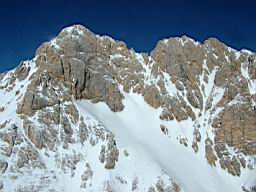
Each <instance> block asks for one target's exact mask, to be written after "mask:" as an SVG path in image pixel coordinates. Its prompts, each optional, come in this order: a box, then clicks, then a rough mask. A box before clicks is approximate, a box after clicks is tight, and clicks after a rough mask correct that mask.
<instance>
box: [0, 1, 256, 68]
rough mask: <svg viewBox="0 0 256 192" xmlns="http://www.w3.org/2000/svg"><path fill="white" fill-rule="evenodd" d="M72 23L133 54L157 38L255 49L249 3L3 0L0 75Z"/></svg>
mask: <svg viewBox="0 0 256 192" xmlns="http://www.w3.org/2000/svg"><path fill="white" fill-rule="evenodd" d="M76 23H79V24H83V25H85V26H87V27H88V28H89V29H91V30H92V31H93V32H95V33H99V34H107V35H110V36H112V37H114V38H116V39H120V40H123V41H125V42H126V43H127V45H128V46H129V47H133V48H134V49H135V50H137V51H147V52H149V51H151V50H152V49H153V48H154V47H155V45H156V43H157V41H158V40H159V39H162V38H164V37H171V36H182V35H183V34H186V35H188V36H190V37H192V38H194V39H196V40H199V41H204V40H205V39H207V38H208V37H217V38H218V39H220V40H221V41H223V42H225V43H226V44H228V45H230V46H232V47H234V48H236V49H241V48H243V47H246V48H248V49H251V50H253V51H256V3H254V1H246V0H243V1H241V0H239V1H238V0H233V1H231V0H230V1H225V0H212V1H210V0H204V1H203V0H198V1H196V0H194V1H192V0H174V1H171V0H155V1H153V0H147V1H146V0H141V1H139V0H125V1H122V0H119V1H118V0H116V1H114V0H101V1H97V0H90V1H89V0H62V1H61V0H8V1H7V0H5V1H1V2H0V26H1V28H0V71H5V70H7V69H11V68H13V67H15V66H16V65H18V64H19V63H20V61H21V60H24V59H28V58H32V57H33V56H34V53H35V49H36V48H37V47H38V46H39V45H40V44H41V43H42V42H44V41H47V40H50V39H51V38H52V37H54V36H56V35H57V34H58V32H59V31H60V30H61V29H62V28H63V27H65V26H69V25H71V24H76Z"/></svg>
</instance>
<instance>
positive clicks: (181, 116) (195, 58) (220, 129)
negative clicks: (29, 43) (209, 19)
mask: <svg viewBox="0 0 256 192" xmlns="http://www.w3.org/2000/svg"><path fill="white" fill-rule="evenodd" d="M255 58H256V55H255V53H252V52H248V51H241V52H238V51H236V50H233V49H231V48H229V47H227V46H225V45H224V44H222V43H221V42H219V41H217V40H216V39H209V40H207V41H206V42H204V44H201V43H199V42H195V41H194V40H192V39H190V38H188V37H185V36H183V37H181V38H170V39H165V40H163V41H159V43H158V45H157V47H156V48H155V49H154V51H153V52H152V53H151V54H150V55H147V54H145V53H135V52H134V51H133V50H129V49H128V48H127V47H126V46H125V44H124V43H123V42H120V41H115V40H113V39H112V38H110V37H101V36H98V35H95V34H93V33H92V32H90V31H89V30H88V29H86V28H84V27H83V26H80V25H76V26H72V27H69V28H66V29H64V30H62V31H61V33H60V34H59V35H58V37H56V38H55V39H53V40H52V41H50V42H47V43H44V44H43V45H42V46H41V47H40V48H39V49H38V50H37V53H36V56H35V58H34V59H33V60H31V61H26V62H23V63H22V64H21V65H20V66H18V67H17V68H16V69H14V70H12V71H10V72H8V73H6V74H2V75H1V76H0V98H1V101H0V150H1V151H0V171H1V173H2V174H1V175H0V189H1V190H2V191H7V192H9V191H93V192H94V191H108V192H110V191H115V192H119V191H121V192H128V191H140V192H144V191H148V192H154V191H155V192H198V191H202V192H227V191H232V192H241V191H254V190H255V188H256V173H255V155H256V147H255V146H256V126H255V125H256V122H255V120H256V118H255V117H256V110H255V102H256V95H255V87H256V80H255V79H256V65H255V64H256V62H255V61H256V59H255Z"/></svg>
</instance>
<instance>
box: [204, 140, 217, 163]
mask: <svg viewBox="0 0 256 192" xmlns="http://www.w3.org/2000/svg"><path fill="white" fill-rule="evenodd" d="M205 158H206V159H207V161H208V163H209V164H210V165H211V166H216V161H217V157H216V155H215V152H214V150H213V142H212V140H211V139H210V138H207V139H206V140H205Z"/></svg>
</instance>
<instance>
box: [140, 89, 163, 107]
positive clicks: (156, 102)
mask: <svg viewBox="0 0 256 192" xmlns="http://www.w3.org/2000/svg"><path fill="white" fill-rule="evenodd" d="M144 94H145V95H144V99H145V101H146V102H147V103H148V104H149V105H150V106H152V107H154V108H158V107H160V105H161V95H160V93H159V90H158V89H157V87H156V86H154V85H150V86H146V87H145V93H144Z"/></svg>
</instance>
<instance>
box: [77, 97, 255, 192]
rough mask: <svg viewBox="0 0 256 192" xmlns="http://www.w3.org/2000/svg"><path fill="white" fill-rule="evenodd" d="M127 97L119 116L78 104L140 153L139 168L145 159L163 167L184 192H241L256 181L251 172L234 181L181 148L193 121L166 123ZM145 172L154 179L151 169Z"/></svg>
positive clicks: (154, 111)
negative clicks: (180, 137)
mask: <svg viewBox="0 0 256 192" xmlns="http://www.w3.org/2000/svg"><path fill="white" fill-rule="evenodd" d="M124 95H125V99H124V105H125V106H126V107H125V109H124V110H123V111H122V112H119V113H114V112H112V111H111V110H110V109H109V108H108V107H107V105H106V104H105V103H98V104H92V103H90V102H89V101H86V100H84V101H75V103H76V106H77V107H78V108H79V111H80V112H82V113H87V112H88V111H90V114H91V115H92V116H93V117H94V118H96V119H97V120H98V121H100V122H102V123H103V124H104V125H105V126H106V127H107V128H109V129H110V130H111V131H112V132H113V133H114V135H115V136H116V140H117V143H118V145H119V146H123V147H125V148H127V149H128V150H129V149H130V150H132V151H136V153H135V154H139V156H137V157H136V159H137V163H138V164H139V165H138V166H140V167H141V165H142V167H143V166H145V165H143V163H144V162H143V161H141V158H142V159H147V160H148V162H151V163H150V164H151V165H150V166H152V164H153V165H154V166H156V167H157V166H159V167H161V168H162V169H163V170H164V171H166V173H167V174H168V175H170V176H171V177H172V178H173V179H174V180H175V181H177V182H178V184H180V185H181V187H182V188H183V190H184V191H189V192H198V191H204V192H216V191H218V192H227V191H232V192H241V185H243V184H244V183H246V182H247V183H251V182H254V181H255V180H253V179H252V178H255V173H253V172H251V171H248V170H244V171H243V172H242V175H241V176H240V177H233V176H231V175H229V174H228V173H226V172H225V171H224V170H222V169H221V168H220V167H218V166H217V167H216V168H213V167H211V166H210V165H209V164H208V163H207V161H206V159H205V158H204V152H203V151H201V152H199V153H198V154H195V153H194V152H193V151H192V150H191V148H190V149H188V148H185V147H184V146H183V145H180V143H179V142H178V141H177V139H176V137H177V135H176V134H177V133H178V131H177V130H179V132H182V131H184V132H185V133H186V134H185V135H187V137H188V139H189V140H191V139H192V137H193V134H192V132H193V127H192V122H191V121H190V120H187V121H183V122H181V123H177V122H175V121H172V122H163V121H161V120H160V119H159V115H160V109H153V108H152V107H150V106H149V105H148V104H146V103H145V102H144V100H143V98H142V97H141V96H140V95H137V94H133V93H129V94H127V93H124ZM160 124H165V125H166V126H168V127H170V129H169V132H170V138H168V137H164V135H163V133H162V132H161V131H160ZM118 166H121V165H118ZM132 167H133V166H131V169H132ZM145 168H147V167H145ZM122 169H123V168H122ZM122 169H121V170H122ZM143 172H145V173H146V175H147V176H148V175H150V174H151V167H148V169H146V170H144V171H143ZM143 176H144V177H145V175H143ZM251 180H252V181H251ZM251 184H252V183H251ZM142 191H144V190H142Z"/></svg>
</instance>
